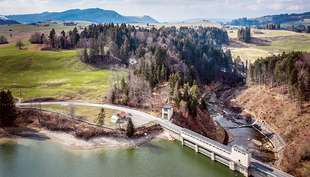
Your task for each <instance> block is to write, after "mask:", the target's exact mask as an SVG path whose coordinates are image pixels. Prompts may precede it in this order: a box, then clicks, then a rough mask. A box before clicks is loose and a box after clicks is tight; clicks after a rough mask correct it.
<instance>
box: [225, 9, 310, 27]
mask: <svg viewBox="0 0 310 177" xmlns="http://www.w3.org/2000/svg"><path fill="white" fill-rule="evenodd" d="M304 19H310V12H305V13H302V14H280V15H267V16H263V17H256V18H250V19H248V18H246V17H244V18H239V19H235V20H232V21H231V22H228V23H227V24H228V25H237V26H251V25H266V24H269V23H273V24H276V23H284V22H296V21H300V20H304Z"/></svg>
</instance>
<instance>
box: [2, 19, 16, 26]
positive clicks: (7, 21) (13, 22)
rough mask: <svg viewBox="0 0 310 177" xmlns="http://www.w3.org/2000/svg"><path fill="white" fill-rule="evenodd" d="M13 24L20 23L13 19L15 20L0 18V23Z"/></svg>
mask: <svg viewBox="0 0 310 177" xmlns="http://www.w3.org/2000/svg"><path fill="white" fill-rule="evenodd" d="M13 24H20V23H19V22H17V21H15V20H3V19H0V25H13Z"/></svg>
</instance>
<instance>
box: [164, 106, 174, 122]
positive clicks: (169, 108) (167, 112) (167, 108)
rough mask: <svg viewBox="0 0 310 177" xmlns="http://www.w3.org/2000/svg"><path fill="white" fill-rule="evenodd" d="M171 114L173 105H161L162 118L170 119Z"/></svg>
mask: <svg viewBox="0 0 310 177" xmlns="http://www.w3.org/2000/svg"><path fill="white" fill-rule="evenodd" d="M172 115H173V107H172V106H170V105H165V106H163V107H162V119H166V120H171V117H172Z"/></svg>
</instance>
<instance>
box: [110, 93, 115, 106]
mask: <svg viewBox="0 0 310 177" xmlns="http://www.w3.org/2000/svg"><path fill="white" fill-rule="evenodd" d="M115 98H116V96H115V91H114V90H113V91H112V93H111V96H110V102H111V103H114V101H115Z"/></svg>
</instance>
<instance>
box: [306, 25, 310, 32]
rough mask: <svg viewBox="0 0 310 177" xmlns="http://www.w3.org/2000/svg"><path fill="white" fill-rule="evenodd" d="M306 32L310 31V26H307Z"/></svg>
mask: <svg viewBox="0 0 310 177" xmlns="http://www.w3.org/2000/svg"><path fill="white" fill-rule="evenodd" d="M306 33H310V26H309V25H308V26H307V29H306Z"/></svg>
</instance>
